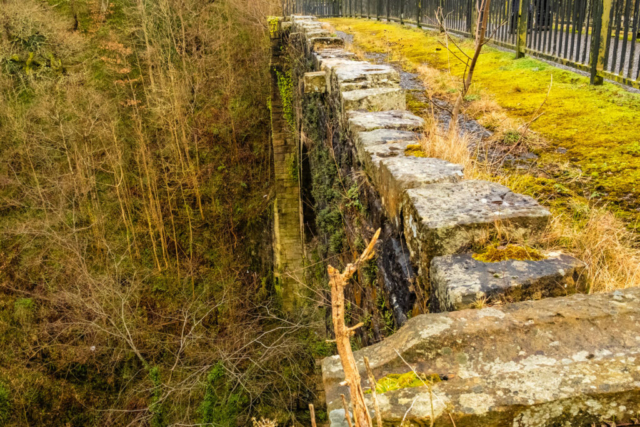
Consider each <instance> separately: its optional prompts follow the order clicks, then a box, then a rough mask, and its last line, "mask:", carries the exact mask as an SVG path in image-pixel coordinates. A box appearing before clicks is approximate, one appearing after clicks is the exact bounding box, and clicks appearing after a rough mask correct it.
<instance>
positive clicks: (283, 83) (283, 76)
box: [276, 70, 295, 131]
mask: <svg viewBox="0 0 640 427" xmlns="http://www.w3.org/2000/svg"><path fill="white" fill-rule="evenodd" d="M276 76H277V77H278V90H279V91H280V98H282V111H283V112H284V118H285V120H286V121H287V123H289V126H290V127H291V130H292V131H293V130H294V129H295V125H294V121H293V81H292V79H291V71H287V72H285V73H281V72H280V71H277V70H276Z"/></svg>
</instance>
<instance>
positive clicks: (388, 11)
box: [387, 0, 391, 22]
mask: <svg viewBox="0 0 640 427" xmlns="http://www.w3.org/2000/svg"><path fill="white" fill-rule="evenodd" d="M389 3H391V0H387V22H389V20H390V19H389V18H391V5H390V4H389Z"/></svg>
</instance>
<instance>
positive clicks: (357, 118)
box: [347, 110, 424, 134]
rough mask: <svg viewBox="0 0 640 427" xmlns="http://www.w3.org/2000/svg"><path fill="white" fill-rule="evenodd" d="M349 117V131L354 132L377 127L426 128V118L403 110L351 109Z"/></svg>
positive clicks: (417, 129) (397, 128) (411, 129)
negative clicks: (375, 110) (371, 110)
mask: <svg viewBox="0 0 640 427" xmlns="http://www.w3.org/2000/svg"><path fill="white" fill-rule="evenodd" d="M347 117H348V121H349V131H350V132H352V134H355V133H357V132H361V131H372V130H376V129H394V130H408V131H420V130H422V129H423V128H424V120H423V119H422V118H420V117H418V116H416V115H415V114H412V113H410V112H408V111H402V110H391V111H377V112H368V111H349V112H348V113H347Z"/></svg>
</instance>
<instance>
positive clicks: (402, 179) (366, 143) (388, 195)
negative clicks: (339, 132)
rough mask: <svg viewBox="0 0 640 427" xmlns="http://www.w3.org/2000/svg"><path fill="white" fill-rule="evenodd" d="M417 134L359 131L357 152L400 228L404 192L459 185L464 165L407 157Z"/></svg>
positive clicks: (392, 131)
mask: <svg viewBox="0 0 640 427" xmlns="http://www.w3.org/2000/svg"><path fill="white" fill-rule="evenodd" d="M418 138H419V135H418V134H417V133H415V132H409V131H401V130H393V129H376V130H373V131H369V132H360V133H358V135H357V139H356V150H357V152H358V157H359V158H360V161H361V163H362V164H363V165H364V169H365V170H366V171H367V174H368V175H369V177H370V178H371V181H372V182H373V184H374V186H375V188H376V189H377V190H378V193H379V194H380V199H381V201H382V205H383V206H384V207H385V210H386V212H387V215H388V217H389V219H391V220H392V221H394V222H395V223H396V225H400V224H399V221H400V218H399V208H400V204H401V202H402V199H403V194H404V190H406V189H409V188H420V187H424V186H427V185H431V184H434V183H439V182H457V181H458V180H459V179H460V178H461V177H462V176H463V173H462V166H460V165H455V164H452V163H449V162H446V161H444V160H441V159H432V158H425V157H414V156H407V155H405V149H406V148H407V145H408V144H412V143H413V144H415V143H416V140H417V139H418Z"/></svg>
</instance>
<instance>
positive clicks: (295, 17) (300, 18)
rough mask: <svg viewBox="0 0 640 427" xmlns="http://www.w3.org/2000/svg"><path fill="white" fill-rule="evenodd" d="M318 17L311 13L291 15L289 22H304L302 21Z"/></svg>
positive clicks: (314, 19)
mask: <svg viewBox="0 0 640 427" xmlns="http://www.w3.org/2000/svg"><path fill="white" fill-rule="evenodd" d="M317 20H318V18H316V17H315V16H313V15H291V22H293V23H294V24H295V23H299V22H304V21H317Z"/></svg>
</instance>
